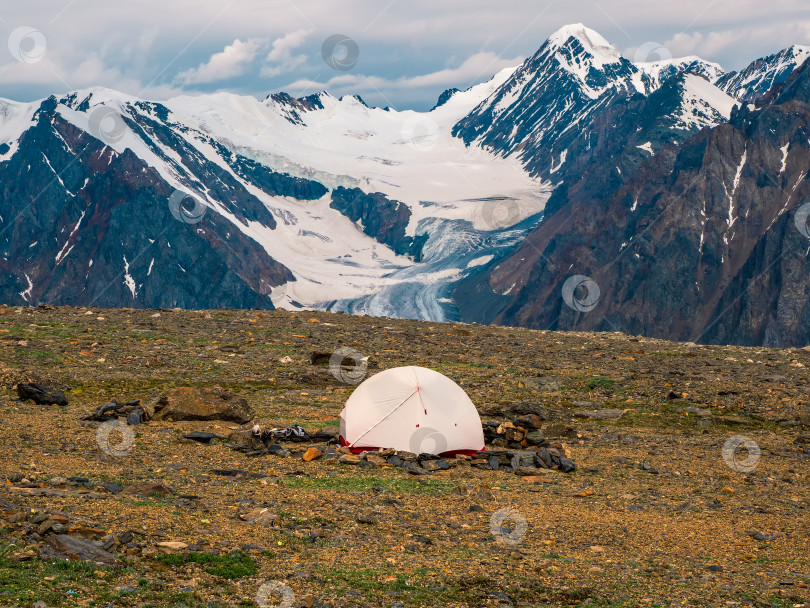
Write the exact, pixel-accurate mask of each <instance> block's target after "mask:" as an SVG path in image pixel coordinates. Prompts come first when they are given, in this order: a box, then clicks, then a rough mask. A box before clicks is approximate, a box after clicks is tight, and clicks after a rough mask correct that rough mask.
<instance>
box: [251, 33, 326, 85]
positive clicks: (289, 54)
mask: <svg viewBox="0 0 810 608" xmlns="http://www.w3.org/2000/svg"><path fill="white" fill-rule="evenodd" d="M312 32H313V30H311V29H309V30H307V29H301V30H295V31H293V32H290V33H289V34H285V35H284V36H282V37H281V38H276V40H274V41H273V46H272V48H271V49H270V52H269V53H268V54H267V57H266V58H265V62H266V64H265V65H264V66H262V71H261V75H262V76H263V77H264V78H273V77H274V76H279V75H281V74H288V73H290V72H292V71H293V70H296V69H298V68H300V67H301V66H303V65H304V64H306V62H307V56H306V55H303V54H300V55H293V51H294V50H295V49H297V48H299V47H300V46H301V45H302V44H304V42H305V41H306V39H307V38H308V37H309V35H310V34H311V33H312Z"/></svg>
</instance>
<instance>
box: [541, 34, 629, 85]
mask: <svg viewBox="0 0 810 608" xmlns="http://www.w3.org/2000/svg"><path fill="white" fill-rule="evenodd" d="M547 44H548V45H549V47H552V48H556V49H557V50H558V55H557V59H558V60H559V62H560V64H561V65H562V66H563V67H565V68H567V69H569V71H572V72H575V73H577V72H579V71H580V69H581V68H582V67H584V66H587V67H594V68H596V69H600V68H602V67H603V66H605V65H608V64H612V63H617V62H620V61H621V60H622V55H621V53H620V52H619V51H618V50H617V49H616V47H614V46H613V45H612V44H610V42H608V41H607V40H606V39H605V38H604V37H603V36H602V35H601V34H600V33H599V32H597V31H595V30H592V29H590V28H588V27H585V26H584V25H583V24H581V23H574V24H571V25H566V26H563V27H561V28H560V29H559V30H557V31H556V32H554V33H553V34H552V35H551V36H550V37H549V39H548V42H547ZM583 55H585V56H584V57H583Z"/></svg>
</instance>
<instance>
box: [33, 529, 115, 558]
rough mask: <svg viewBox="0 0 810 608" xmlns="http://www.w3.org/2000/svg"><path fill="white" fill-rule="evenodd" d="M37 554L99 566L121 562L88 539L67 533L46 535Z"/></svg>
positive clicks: (42, 556)
mask: <svg viewBox="0 0 810 608" xmlns="http://www.w3.org/2000/svg"><path fill="white" fill-rule="evenodd" d="M39 554H40V557H41V558H42V559H56V560H69V561H76V562H78V561H81V562H92V563H94V564H98V565H101V566H117V565H119V564H120V563H121V560H119V559H118V558H117V557H115V556H114V555H112V554H111V553H108V552H107V551H105V550H104V549H102V548H101V547H98V546H96V545H95V544H94V543H92V542H90V541H89V540H85V539H84V538H80V537H78V536H70V535H69V534H52V535H51V536H48V537H47V538H46V539H45V544H44V545H43V546H42V547H41V548H40V550H39Z"/></svg>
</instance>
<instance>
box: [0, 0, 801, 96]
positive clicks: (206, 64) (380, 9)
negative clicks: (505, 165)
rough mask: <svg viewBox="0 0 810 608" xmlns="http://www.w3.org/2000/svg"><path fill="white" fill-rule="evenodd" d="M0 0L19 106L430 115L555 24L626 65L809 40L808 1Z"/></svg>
mask: <svg viewBox="0 0 810 608" xmlns="http://www.w3.org/2000/svg"><path fill="white" fill-rule="evenodd" d="M4 4H5V6H4V7H3V8H2V10H0V37H2V38H3V39H4V40H7V41H8V44H7V45H3V46H0V97H5V98H10V99H16V100H21V101H23V100H32V99H37V98H41V97H45V96H47V95H50V94H51V93H62V92H66V91H69V90H76V89H81V88H86V87H91V86H105V87H109V88H113V89H118V90H121V91H125V92H127V93H130V94H133V95H138V96H141V97H145V98H150V99H156V100H159V99H165V98H167V97H171V96H173V95H177V94H182V93H190V94H197V93H206V92H212V91H219V90H227V91H232V92H236V93H242V94H250V95H256V96H260V97H264V96H265V95H266V94H267V93H270V92H275V91H280V90H283V91H287V92H288V93H290V94H292V95H294V96H296V97H299V96H302V95H307V94H309V93H312V92H316V91H318V90H323V89H326V90H328V91H330V92H331V93H333V94H335V95H344V94H347V93H358V94H360V95H362V96H363V98H364V99H365V100H366V101H367V102H368V103H370V104H374V105H380V106H386V105H390V106H392V107H395V108H397V109H404V108H414V109H425V108H430V107H431V106H432V105H433V104H434V103H435V100H436V98H437V97H438V95H439V94H440V93H441V92H442V91H443V90H445V89H447V88H449V87H458V88H466V87H468V86H471V85H473V84H476V83H478V82H481V81H483V80H486V79H487V78H489V77H490V76H491V75H492V74H494V73H495V72H496V71H498V70H499V69H501V68H503V67H507V66H512V65H517V64H518V63H520V62H521V61H522V60H523V59H524V58H525V57H526V56H528V55H531V54H532V53H534V52H535V51H536V50H537V49H538V48H539V47H540V45H541V44H542V43H543V41H544V40H545V39H546V38H547V37H548V36H549V35H550V34H551V33H552V32H554V31H555V30H556V29H558V28H559V27H560V26H562V25H565V24H567V23H576V22H583V23H585V24H586V25H587V26H589V27H591V28H593V29H595V30H597V31H599V32H600V33H601V34H602V35H604V36H605V37H606V38H607V39H608V40H610V41H611V42H612V43H613V45H614V46H616V47H617V48H618V49H619V50H620V51H622V52H623V53H624V54H625V56H627V57H629V58H631V59H632V58H634V57H635V56H636V55H637V54H642V55H643V54H648V55H650V59H656V58H658V57H659V56H666V55H671V56H673V57H678V56H683V55H693V54H694V55H700V56H701V57H703V58H704V59H708V60H711V61H716V62H718V63H720V64H721V65H723V67H725V68H726V69H739V68H741V67H744V66H745V65H747V64H748V63H749V62H750V61H751V60H752V59H754V58H756V57H760V56H763V55H766V54H769V53H772V52H774V51H776V50H778V49H781V48H784V47H786V46H790V45H792V44H807V45H810V8H808V6H807V0H767V1H765V0H714V1H712V0H677V1H675V0H667V1H662V0H599V1H592V0H578V1H577V2H565V1H563V0H551V1H549V0H502V1H501V2H495V1H493V0H441V1H440V2H437V1H436V0H430V1H426V0H341V1H335V0H332V1H330V2H327V1H326V0H217V1H213V0H161V1H158V0H135V1H132V2H118V1H116V0H105V1H101V0H60V2H58V3H56V2H53V1H52V0H27V1H26V2H14V3H8V2H7V3H4ZM57 4H58V5H59V6H55V5H57ZM9 5H11V6H9ZM4 46H5V47H6V48H3V47H4ZM639 49H641V51H640V52H639Z"/></svg>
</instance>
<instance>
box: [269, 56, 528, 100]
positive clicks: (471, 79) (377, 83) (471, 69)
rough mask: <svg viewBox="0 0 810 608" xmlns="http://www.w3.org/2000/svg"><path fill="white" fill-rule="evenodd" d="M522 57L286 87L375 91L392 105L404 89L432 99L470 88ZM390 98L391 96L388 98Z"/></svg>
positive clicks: (350, 76) (482, 58)
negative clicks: (412, 73) (403, 74)
mask: <svg viewBox="0 0 810 608" xmlns="http://www.w3.org/2000/svg"><path fill="white" fill-rule="evenodd" d="M522 61H523V58H522V57H514V58H512V59H502V58H500V57H498V56H497V55H495V54H494V53H487V52H484V53H476V54H474V55H473V56H472V57H469V58H468V59H466V60H465V61H464V62H463V63H462V64H461V65H459V66H458V67H455V68H445V69H442V70H438V71H435V72H430V73H428V74H421V75H418V76H411V77H404V78H393V79H390V78H385V77H382V76H365V75H363V74H354V73H350V74H339V75H337V76H334V77H333V78H330V79H329V80H327V81H325V82H319V81H315V80H310V79H300V80H297V81H295V82H293V83H292V84H290V85H289V86H288V87H285V88H286V90H287V91H288V92H290V93H291V94H292V93H293V92H295V93H296V96H300V95H298V94H297V93H301V94H305V93H302V92H306V93H308V92H314V91H321V90H327V91H330V92H332V93H333V94H334V95H338V96H342V95H349V94H355V93H356V94H359V95H367V94H376V95H378V96H381V97H383V98H384V99H385V103H386V104H387V105H391V106H393V105H394V99H396V98H397V97H398V95H397V94H398V93H400V92H403V91H411V92H414V91H416V92H418V91H420V90H421V91H424V92H425V94H426V95H430V98H431V99H433V100H435V98H436V97H437V94H436V91H439V92H441V91H443V90H445V89H448V88H451V87H457V88H460V89H462V90H463V89H468V88H469V87H471V86H473V85H476V84H479V83H481V82H484V81H486V80H487V79H489V78H490V77H492V76H493V75H494V74H496V73H497V72H499V71H501V70H502V69H504V68H510V67H515V66H517V65H519V64H520V63H522ZM388 97H390V98H391V99H390V100H389V99H387V98H388Z"/></svg>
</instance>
